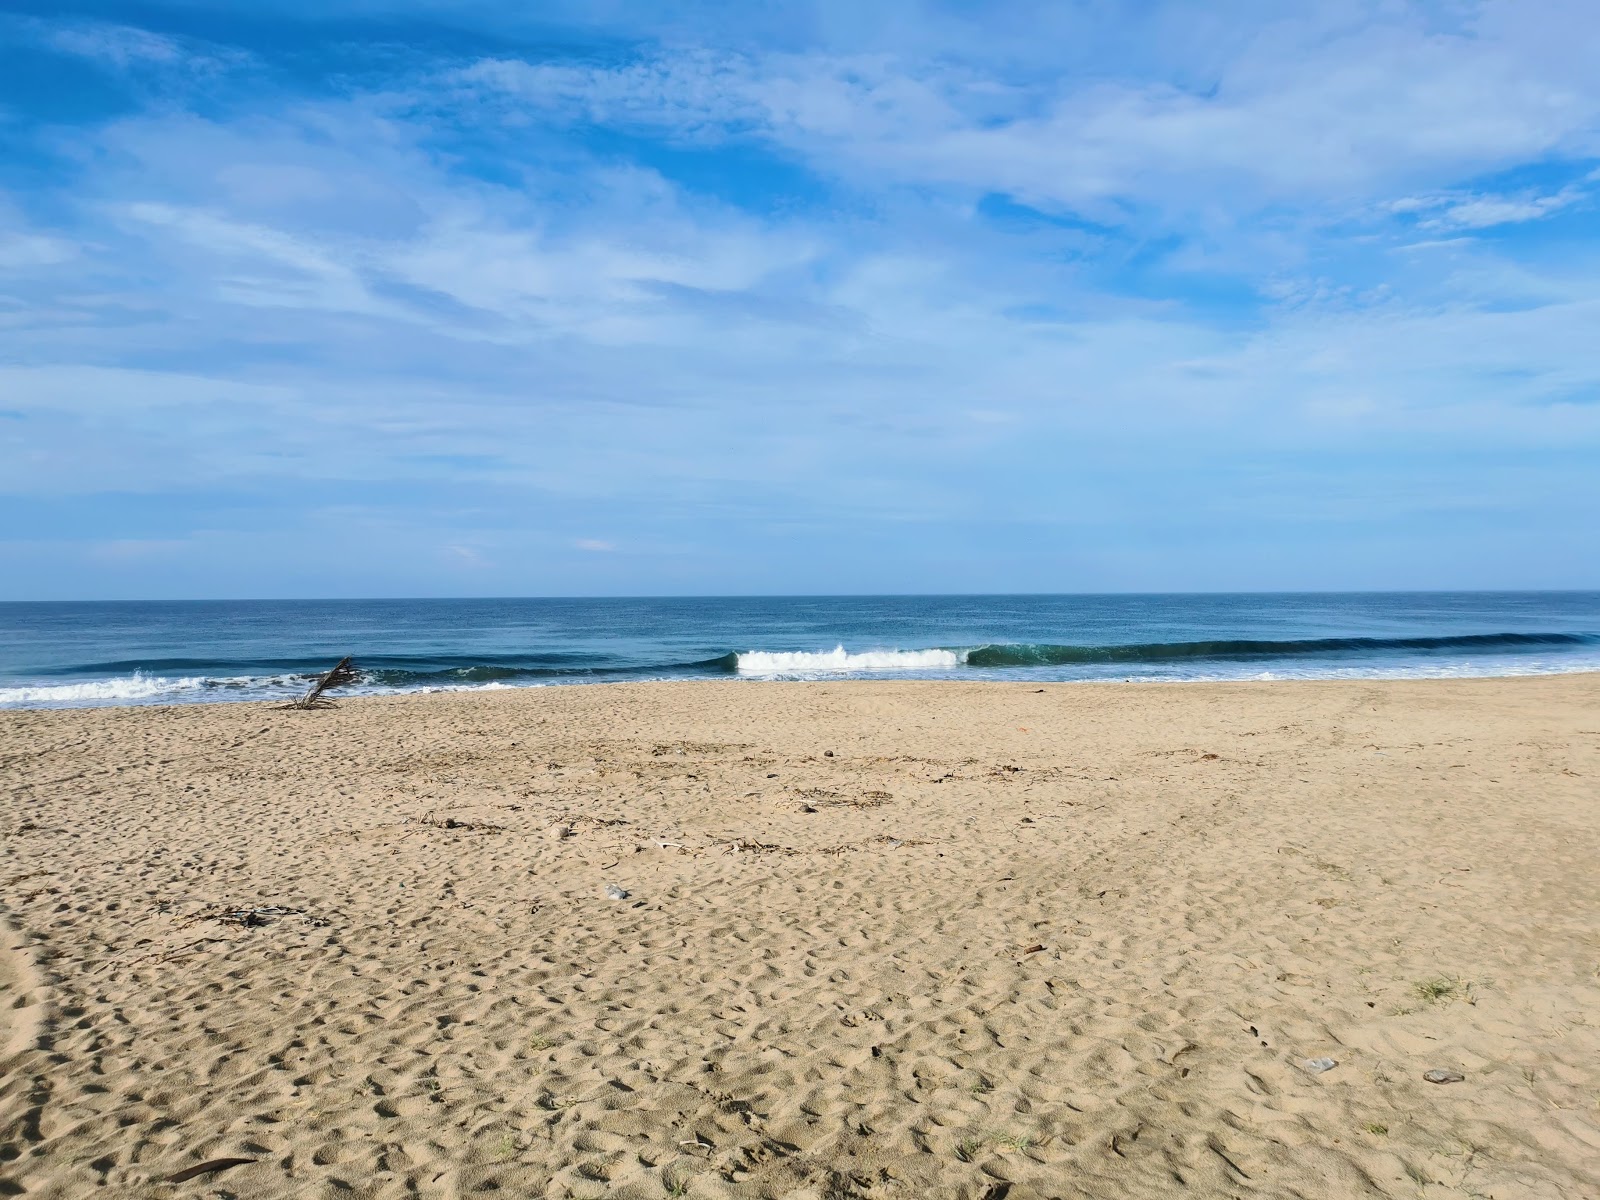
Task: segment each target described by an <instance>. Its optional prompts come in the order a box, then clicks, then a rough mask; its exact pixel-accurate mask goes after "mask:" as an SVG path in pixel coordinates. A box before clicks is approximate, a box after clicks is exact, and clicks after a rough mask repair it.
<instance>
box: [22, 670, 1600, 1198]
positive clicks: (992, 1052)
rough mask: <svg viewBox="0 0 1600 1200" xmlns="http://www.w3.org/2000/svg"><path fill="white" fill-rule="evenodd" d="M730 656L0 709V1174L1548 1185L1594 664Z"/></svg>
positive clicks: (340, 1190)
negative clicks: (1125, 668)
mask: <svg viewBox="0 0 1600 1200" xmlns="http://www.w3.org/2000/svg"><path fill="white" fill-rule="evenodd" d="M757 682H764V681H756V680H711V679H706V680H700V679H694V680H676V681H663V682H653V683H640V682H632V683H621V684H619V685H617V686H614V687H605V688H596V687H592V686H589V685H587V684H583V685H562V684H554V685H544V686H538V687H528V688H501V689H488V690H477V691H455V692H433V693H402V694H393V695H380V696H355V697H346V698H344V699H342V700H339V699H338V698H337V697H335V699H336V701H337V703H338V707H336V708H332V709H327V710H320V711H313V712H296V711H287V710H281V709H278V708H277V706H276V704H275V703H274V702H269V701H243V702H239V701H231V702H214V703H202V704H178V705H130V706H118V707H101V708H76V709H8V710H4V711H0V763H3V764H4V765H5V772H6V782H5V785H4V792H3V794H0V916H3V917H4V919H5V921H6V922H9V927H14V928H15V930H16V931H17V932H16V934H15V935H14V936H11V935H8V936H7V937H6V938H5V939H4V940H3V941H0V1129H5V1130H7V1131H8V1135H7V1136H8V1137H9V1138H10V1139H11V1140H12V1142H13V1143H14V1144H15V1145H16V1146H17V1148H18V1151H19V1154H18V1156H17V1157H15V1158H14V1159H10V1160H4V1161H0V1181H6V1182H7V1183H15V1184H16V1185H17V1186H18V1187H23V1188H26V1194H27V1195H29V1196H39V1197H46V1198H49V1200H67V1198H68V1197H75V1196H78V1195H83V1194H87V1193H88V1192H90V1191H92V1190H98V1191H99V1192H100V1193H101V1194H105V1195H110V1196H117V1195H135V1194H140V1195H142V1194H147V1193H148V1194H163V1193H161V1192H159V1191H152V1189H159V1187H160V1186H161V1181H162V1180H166V1179H169V1178H170V1177H171V1176H172V1175H174V1174H177V1173H179V1172H181V1171H183V1170H185V1169H188V1168H191V1167H195V1166H199V1165H201V1164H203V1163H205V1162H207V1161H212V1160H217V1159H223V1158H239V1159H248V1160H250V1161H248V1162H241V1163H238V1164H236V1165H234V1166H231V1167H228V1168H226V1169H225V1170H223V1171H220V1172H219V1173H217V1174H215V1175H214V1176H212V1177H208V1178H206V1179H204V1180H203V1182H207V1183H209V1184H210V1186H211V1187H213V1188H216V1187H221V1188H224V1189H225V1190H227V1191H228V1192H230V1193H232V1194H234V1195H237V1196H239V1197H240V1200H260V1198H263V1197H274V1198H275V1197H288V1196H297V1197H298V1196H329V1197H331V1196H335V1195H347V1194H350V1193H351V1192H352V1191H354V1192H355V1193H356V1194H364V1195H371V1196H378V1197H385V1198H387V1197H391V1196H394V1197H399V1196H403V1195H409V1194H414V1193H416V1192H418V1191H421V1192H422V1193H424V1194H427V1193H428V1192H430V1191H438V1190H439V1189H441V1188H445V1189H447V1190H454V1191H456V1192H467V1191H472V1190H477V1189H480V1188H491V1189H501V1190H506V1191H508V1192H510V1193H511V1194H532V1195H549V1196H552V1197H564V1198H570V1200H583V1198H587V1197H593V1196H597V1195H600V1194H602V1193H604V1194H606V1195H608V1196H611V1195H615V1196H619V1197H623V1198H624V1200H646V1198H650V1200H653V1198H654V1197H659V1196H661V1195H666V1194H673V1192H674V1190H679V1191H680V1192H681V1194H685V1195H687V1196H690V1197H696V1196H701V1197H734V1198H740V1200H742V1198H745V1197H751V1198H755V1197H792V1198H793V1200H815V1198H816V1197H819V1196H829V1195H837V1196H850V1197H870V1198H871V1200H886V1198H888V1197H905V1196H919V1197H921V1196H928V1197H934V1198H938V1200H943V1198H945V1197H949V1198H951V1200H954V1198H955V1197H964V1198H966V1200H973V1198H975V1197H978V1196H981V1195H984V1194H985V1190H986V1189H993V1188H995V1187H998V1186H1001V1185H1009V1193H1008V1195H1009V1198H1010V1200H1042V1198H1044V1197H1049V1196H1065V1195H1072V1196H1079V1195H1094V1196H1097V1197H1103V1198H1114V1197H1129V1198H1133V1197H1144V1196H1151V1195H1162V1194H1168V1193H1169V1192H1170V1190H1171V1188H1172V1187H1173V1175H1174V1173H1176V1174H1178V1175H1180V1176H1181V1177H1182V1178H1184V1179H1185V1180H1186V1181H1187V1183H1188V1186H1189V1187H1191V1188H1194V1189H1197V1190H1199V1191H1201V1192H1207V1193H1227V1194H1239V1195H1276V1194H1284V1193H1288V1192H1291V1191H1298V1192H1299V1193H1301V1194H1306V1195H1319V1196H1335V1197H1343V1196H1351V1197H1355V1196H1371V1195H1383V1196H1393V1197H1396V1198H1397V1200H1398V1198H1399V1197H1402V1196H1403V1197H1407V1198H1408V1200H1409V1198H1410V1197H1414V1196H1415V1195H1416V1194H1417V1190H1418V1187H1419V1184H1418V1182H1417V1177H1418V1175H1419V1174H1420V1175H1421V1176H1422V1177H1423V1178H1426V1179H1427V1180H1428V1181H1429V1183H1428V1185H1426V1186H1427V1187H1428V1188H1429V1190H1432V1189H1433V1188H1434V1186H1435V1185H1437V1186H1438V1187H1439V1188H1440V1189H1444V1188H1452V1187H1455V1188H1462V1187H1464V1188H1466V1189H1467V1190H1471V1191H1477V1192H1481V1193H1484V1194H1494V1195H1496V1196H1499V1197H1502V1200H1509V1198H1512V1197H1524V1196H1525V1197H1534V1198H1538V1200H1544V1198H1546V1197H1550V1198H1555V1197H1563V1196H1570V1195H1584V1194H1589V1193H1591V1192H1596V1191H1597V1190H1600V1172H1597V1170H1596V1168H1595V1166H1594V1159H1593V1153H1592V1151H1593V1146H1594V1145H1595V1144H1596V1142H1597V1139H1600V1112H1597V1111H1596V1110H1595V1109H1594V1108H1593V1098H1594V1096H1595V1095H1596V1094H1597V1093H1600V1027H1597V1026H1596V1025H1595V1024H1594V1023H1593V1022H1592V1020H1591V1018H1590V1017H1588V1016H1586V1014H1592V1013H1594V1012H1596V1011H1600V976H1597V975H1596V974H1595V971H1594V967H1595V964H1596V963H1597V962H1600V937H1597V934H1596V925H1595V914H1596V913H1600V877H1597V873H1596V872H1595V871H1594V869H1593V863H1594V862H1595V861H1596V858H1597V856H1600V806H1597V805H1596V804H1595V801H1594V783H1595V780H1596V779H1597V778H1600V673H1596V672H1585V673H1566V674H1553V675H1538V676H1513V677H1503V676H1502V677H1480V678H1470V679H1410V680H1367V679H1335V680H1274V681H1259V680H1253V681H1240V682H1221V683H1216V682H1207V683H1205V684H1203V685H1202V686H1201V687H1199V688H1171V687H1161V686H1146V685H1144V684H1142V683H1134V684H1127V683H1119V684H1117V685H1115V686H1114V687H1113V688H1112V689H1110V690H1107V689H1105V688H1100V687H1097V688H1080V687H1076V686H1073V685H1072V684H1068V683H1037V682H1032V681H1005V682H991V681H975V680H891V681H881V680H861V679H837V680H813V681H806V682H807V683H809V684H811V686H806V687H785V686H781V685H780V684H778V683H775V682H771V681H765V682H768V683H769V685H768V686H765V687H750V686H746V685H748V684H750V683H757ZM1263 683H1272V684H1279V683H1282V684H1288V685H1292V686H1287V687H1279V686H1259V685H1260V684H1263ZM706 684H721V685H722V686H720V687H718V686H711V687H707V686H704V685H706ZM608 888H615V889H620V890H622V891H624V892H626V893H627V896H626V897H624V898H622V899H611V898H610V897H609V895H608V891H607V889H608ZM1320 1058H1331V1059H1333V1060H1335V1061H1336V1063H1337V1065H1336V1066H1335V1067H1333V1068H1331V1069H1329V1070H1327V1071H1326V1072H1325V1073H1317V1072H1313V1071H1311V1070H1309V1069H1308V1068H1307V1067H1306V1065H1305V1064H1306V1063H1307V1062H1308V1061H1310V1060H1313V1059H1320ZM1435 1069H1440V1070H1450V1071H1455V1072H1457V1073H1459V1074H1461V1075H1463V1076H1464V1079H1463V1080H1461V1081H1460V1082H1456V1083H1450V1084H1446V1085H1434V1084H1430V1083H1428V1082H1426V1081H1424V1079H1423V1078H1422V1076H1423V1073H1424V1072H1426V1071H1428V1070H1435ZM24 1081H26V1082H27V1086H26V1087H23V1086H20V1084H22V1083H23V1082H24ZM1463 1145H1470V1146H1472V1147H1473V1148H1474V1149H1473V1150H1472V1152H1471V1153H1470V1154H1466V1153H1465V1152H1463V1151H1462V1150H1461V1147H1462V1146H1463ZM174 1194H176V1193H174Z"/></svg>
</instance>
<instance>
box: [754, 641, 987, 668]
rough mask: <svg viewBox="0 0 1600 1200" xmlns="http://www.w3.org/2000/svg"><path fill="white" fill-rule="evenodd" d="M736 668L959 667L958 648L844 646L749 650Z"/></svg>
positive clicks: (959, 656)
mask: <svg viewBox="0 0 1600 1200" xmlns="http://www.w3.org/2000/svg"><path fill="white" fill-rule="evenodd" d="M733 658H734V670H736V671H738V672H739V674H741V675H793V674H809V673H811V672H813V671H861V672H866V671H937V670H939V669H941V668H948V667H958V666H960V665H961V655H960V654H959V653H958V652H957V651H955V650H939V649H934V650H863V651H860V652H859V653H854V654H852V653H851V652H850V651H848V650H846V649H845V648H844V647H843V646H837V647H835V648H834V649H832V650H824V651H821V652H812V651H806V650H795V651H782V650H749V651H746V652H745V653H743V654H736V655H734V656H733Z"/></svg>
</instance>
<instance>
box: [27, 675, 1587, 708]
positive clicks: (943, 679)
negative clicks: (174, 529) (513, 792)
mask: <svg viewBox="0 0 1600 1200" xmlns="http://www.w3.org/2000/svg"><path fill="white" fill-rule="evenodd" d="M358 665H359V664H358ZM1588 675H1594V676H1600V669H1597V668H1595V667H1593V666H1588V665H1585V666H1580V667H1573V668H1572V669H1570V670H1567V669H1555V670H1546V671H1530V672H1523V673H1510V672H1494V673H1484V674H1452V675H1417V674H1393V675H1339V676H1315V677H1305V676H1290V677H1276V678H1262V677H1260V676H1252V677H1249V678H1242V679H1131V678H1130V679H1037V680H1031V679H994V678H970V677H966V676H963V675H959V674H951V675H949V676H925V675H912V676H909V677H896V676H886V675H873V676H861V675H843V674H841V675H839V676H837V677H829V676H825V675H815V676H807V677H804V678H782V677H770V676H758V675H749V676H743V675H728V676H714V675H705V676H689V677H683V678H667V679H591V680H577V679H571V680H561V681H558V682H550V683H544V682H537V683H492V682H491V683H481V684H462V685H459V686H448V685H446V686H440V687H418V688H411V689H405V690H395V691H383V692H353V693H343V692H339V691H335V692H331V693H329V697H330V698H331V699H332V700H333V701H334V703H335V704H345V703H350V702H354V701H367V700H386V699H395V698H400V697H406V696H457V695H465V696H471V695H479V694H482V695H498V694H500V693H504V692H526V691H546V690H549V689H552V688H554V689H568V688H593V687H625V688H627V687H677V686H686V685H694V684H722V685H728V684H739V685H746V684H759V685H801V686H810V685H816V686H833V685H839V684H852V685H854V684H859V685H865V686H878V685H883V686H901V685H922V684H927V685H933V686H971V687H978V686H983V687H1001V688H1004V687H1026V688H1035V689H1036V688H1061V687H1080V686H1091V687H1171V686H1179V687H1194V686H1199V687H1239V686H1248V685H1257V684H1259V685H1281V684H1306V685H1320V684H1349V685H1362V684H1395V685H1408V684H1427V683H1474V682H1483V681H1495V680H1522V679H1567V678H1572V677H1575V676H1580V677H1581V676H1588ZM117 678H125V677H120V676H119V677H117ZM311 678H313V677H312V676H307V680H306V683H307V686H309V683H310V680H311ZM83 682H84V684H85V685H91V686H92V685H94V684H97V683H100V682H103V681H98V680H87V681H83ZM19 686H21V685H19ZM28 686H31V685H28ZM68 686H74V685H68ZM0 690H3V689H0ZM303 691H304V688H300V689H298V690H296V691H291V692H285V693H284V694H283V695H281V696H274V697H255V696H252V697H241V698H239V699H236V700H228V699H205V700H179V701H160V700H138V699H134V700H129V701H127V702H125V703H112V702H89V703H80V704H68V703H55V704H52V703H27V702H20V701H18V702H5V703H0V715H3V714H6V713H15V712H99V711H105V710H121V709H146V708H214V707H230V706H234V705H256V706H261V707H267V708H276V707H282V706H283V705H284V704H286V703H287V702H288V701H289V700H291V699H293V698H294V697H295V696H297V695H299V694H300V693H301V692H303Z"/></svg>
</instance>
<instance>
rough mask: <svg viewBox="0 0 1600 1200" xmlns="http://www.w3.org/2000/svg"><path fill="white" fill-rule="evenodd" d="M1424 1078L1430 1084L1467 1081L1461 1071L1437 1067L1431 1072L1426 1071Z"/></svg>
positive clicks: (1423, 1074)
mask: <svg viewBox="0 0 1600 1200" xmlns="http://www.w3.org/2000/svg"><path fill="white" fill-rule="evenodd" d="M1422 1077H1423V1078H1424V1079H1426V1080H1427V1081H1428V1082H1429V1083H1461V1082H1463V1081H1464V1080H1465V1079H1466V1076H1465V1075H1463V1074H1462V1073H1461V1072H1460V1071H1451V1070H1448V1069H1446V1068H1443V1067H1435V1068H1434V1069H1433V1070H1431V1071H1424V1072H1423V1073H1422Z"/></svg>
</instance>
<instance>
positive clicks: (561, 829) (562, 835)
mask: <svg viewBox="0 0 1600 1200" xmlns="http://www.w3.org/2000/svg"><path fill="white" fill-rule="evenodd" d="M547 836H548V837H549V838H550V840H551V841H552V842H561V841H565V840H566V839H567V838H569V837H571V836H572V829H571V828H570V827H569V826H566V825H552V826H550V829H549V831H548V834H547Z"/></svg>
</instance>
